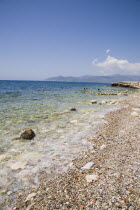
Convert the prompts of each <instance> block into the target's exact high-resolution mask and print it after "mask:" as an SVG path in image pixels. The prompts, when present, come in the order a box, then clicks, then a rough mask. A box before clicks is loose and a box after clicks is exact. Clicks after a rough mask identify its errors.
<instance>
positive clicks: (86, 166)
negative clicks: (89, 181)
mask: <svg viewBox="0 0 140 210" xmlns="http://www.w3.org/2000/svg"><path fill="white" fill-rule="evenodd" d="M93 164H94V163H93V162H88V163H87V164H86V165H85V166H83V167H82V168H81V169H90V168H91V167H92V166H93Z"/></svg>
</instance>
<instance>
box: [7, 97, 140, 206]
mask: <svg viewBox="0 0 140 210" xmlns="http://www.w3.org/2000/svg"><path fill="white" fill-rule="evenodd" d="M138 96H139V93H135V94H132V95H130V96H128V97H127V99H126V100H124V101H121V102H120V104H121V106H122V107H121V109H119V110H117V111H113V112H109V113H108V114H107V115H106V116H105V118H104V119H105V121H106V122H105V123H104V124H103V125H102V126H101V128H100V130H99V131H98V132H97V135H96V137H94V139H89V140H88V141H90V142H92V144H93V147H94V149H91V150H89V151H87V152H83V155H82V156H81V157H79V158H77V159H75V160H74V161H73V164H72V165H71V168H70V169H69V170H68V172H66V173H64V174H62V175H60V176H58V177H57V178H54V179H52V180H50V181H48V182H47V179H46V178H47V177H46V175H45V174H42V176H41V177H40V178H41V179H42V183H41V185H40V186H39V188H38V189H36V190H34V191H31V192H30V193H29V195H27V194H24V192H18V193H17V194H15V197H14V200H13V201H12V202H13V204H12V206H13V209H28V210H29V209H92V208H94V209H120V208H122V209H123V208H124V209H138V208H139V205H140V200H139V197H138V155H139V153H138V139H139V135H138V133H139V116H133V115H131V113H132V112H133V113H134V112H135V113H138V115H139V114H140V113H139V110H140V108H139V98H138ZM133 109H134V110H133ZM103 145H104V146H103ZM88 162H93V165H92V166H91V168H90V169H85V170H82V169H81V168H82V167H83V166H84V165H85V164H86V163H88ZM91 174H92V175H96V176H94V180H92V182H87V179H86V176H87V175H91ZM95 177H96V178H95ZM14 202H15V203H14ZM8 204H9V203H8Z"/></svg>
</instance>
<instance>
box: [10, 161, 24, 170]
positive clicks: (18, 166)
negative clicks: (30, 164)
mask: <svg viewBox="0 0 140 210" xmlns="http://www.w3.org/2000/svg"><path fill="white" fill-rule="evenodd" d="M11 168H12V170H18V169H24V168H26V163H25V162H20V161H19V162H16V163H14V164H12V165H11Z"/></svg>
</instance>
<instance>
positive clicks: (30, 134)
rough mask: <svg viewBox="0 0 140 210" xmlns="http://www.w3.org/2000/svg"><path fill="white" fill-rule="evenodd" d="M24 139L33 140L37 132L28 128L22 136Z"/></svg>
mask: <svg viewBox="0 0 140 210" xmlns="http://www.w3.org/2000/svg"><path fill="white" fill-rule="evenodd" d="M20 137H21V138H22V139H27V140H31V139H33V138H34V137H35V133H34V131H33V130H32V129H30V128H27V129H26V130H25V131H24V132H23V133H22V134H21V136H20Z"/></svg>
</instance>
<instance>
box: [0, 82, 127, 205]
mask: <svg viewBox="0 0 140 210" xmlns="http://www.w3.org/2000/svg"><path fill="white" fill-rule="evenodd" d="M42 88H45V90H46V91H44V92H42ZM84 88H88V89H89V91H87V92H85V91H84V90H83V89H84ZM98 88H99V89H100V90H101V92H104V93H112V92H113V91H112V90H113V89H114V90H115V91H116V90H118V91H120V90H121V91H123V90H124V89H122V88H121V89H117V88H112V87H111V85H109V84H93V83H65V82H45V81H0V158H2V159H1V161H0V167H1V170H0V177H1V179H0V187H1V191H0V192H1V193H0V200H2V201H3V199H4V197H5V195H6V193H7V192H10V193H8V194H10V195H12V193H13V192H15V191H16V190H19V189H23V188H28V187H29V186H30V190H31V188H34V187H37V186H38V184H39V181H38V176H39V174H40V172H42V171H44V172H45V173H47V174H48V176H51V175H52V171H53V172H55V173H56V174H57V173H60V172H64V171H65V170H66V169H67V168H68V167H69V164H70V163H71V161H72V159H73V158H75V157H77V156H78V155H79V153H80V152H81V151H84V150H87V149H89V148H90V149H92V145H91V144H90V143H89V142H86V141H85V139H86V138H92V137H93V136H94V135H95V132H96V131H97V129H99V125H100V123H102V122H103V121H104V119H103V117H104V114H105V113H106V112H108V111H109V110H112V109H114V108H115V107H114V105H112V106H108V105H98V104H97V105H93V104H91V102H90V101H91V100H97V101H98V102H100V101H102V100H110V99H119V98H120V97H121V96H118V95H117V96H116V95H115V96H112V95H111V96H108V95H105V96H104V95H102V96H101V95H96V94H95V93H98ZM73 107H75V108H76V109H77V111H76V112H71V111H70V109H71V108H73ZM27 127H28V128H32V129H33V130H34V131H35V133H36V137H35V139H34V140H32V141H20V140H19V141H17V140H14V139H15V138H17V137H19V136H20V134H21V132H22V131H23V130H24V129H25V128H27ZM1 155H5V156H4V157H3V156H1ZM16 164H17V165H16ZM19 165H20V166H21V168H18V166H19Z"/></svg>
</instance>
